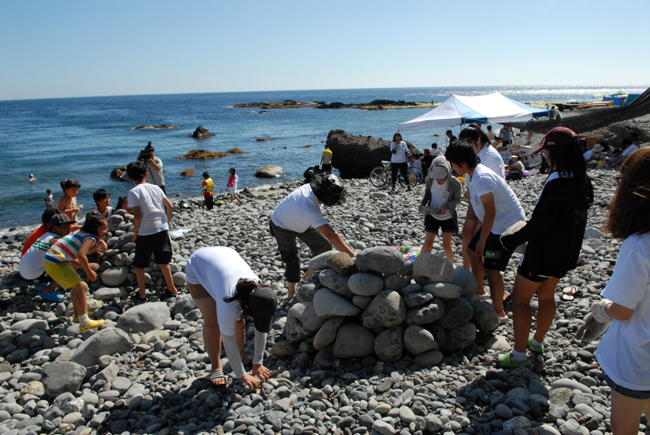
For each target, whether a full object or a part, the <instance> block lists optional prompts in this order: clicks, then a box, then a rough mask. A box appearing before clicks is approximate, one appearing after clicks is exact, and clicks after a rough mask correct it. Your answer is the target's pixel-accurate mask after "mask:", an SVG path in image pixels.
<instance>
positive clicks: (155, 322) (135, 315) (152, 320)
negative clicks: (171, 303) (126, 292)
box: [117, 302, 171, 334]
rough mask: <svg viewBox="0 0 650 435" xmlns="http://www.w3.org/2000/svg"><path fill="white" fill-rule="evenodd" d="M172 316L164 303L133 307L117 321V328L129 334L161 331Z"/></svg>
mask: <svg viewBox="0 0 650 435" xmlns="http://www.w3.org/2000/svg"><path fill="white" fill-rule="evenodd" d="M170 318H171V316H170V313H169V308H168V307H167V304H166V303H164V302H152V303H146V304H142V305H138V306H137V307H133V308H131V309H130V310H128V311H127V312H126V313H124V314H122V315H121V316H120V318H119V320H118V321H117V327H118V328H120V329H122V330H123V331H126V332H127V333H128V334H133V333H136V334H137V333H138V332H142V333H146V332H149V331H152V330H154V329H161V328H162V326H163V325H164V324H165V322H166V321H168V320H170Z"/></svg>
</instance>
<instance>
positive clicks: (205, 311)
mask: <svg viewBox="0 0 650 435" xmlns="http://www.w3.org/2000/svg"><path fill="white" fill-rule="evenodd" d="M185 275H186V278H187V287H188V289H189V291H190V295H191V296H192V299H193V300H194V303H195V304H196V306H197V308H198V309H199V310H200V311H201V314H202V315H203V321H204V324H203V341H204V343H205V348H206V350H207V352H208V356H209V357H210V362H211V364H212V372H211V373H210V375H209V380H210V382H211V383H212V384H214V385H217V386H219V385H225V383H226V376H225V375H224V373H223V367H222V366H221V342H222V340H223V345H224V349H225V350H226V355H227V356H228V360H229V361H230V366H231V367H232V370H233V371H234V372H235V376H236V377H237V378H238V379H239V380H241V381H242V382H243V383H245V384H247V385H249V386H250V387H251V388H252V389H257V388H259V386H260V381H262V382H266V381H267V380H268V379H269V376H270V372H269V369H267V368H266V367H264V365H263V360H264V347H265V345H266V339H267V335H268V333H269V332H270V331H271V329H272V325H273V316H274V315H275V312H276V309H277V306H278V300H277V297H276V295H275V293H274V292H273V291H271V289H269V288H266V287H263V286H262V284H261V282H260V281H259V278H258V277H257V275H255V274H254V273H253V271H252V270H251V268H250V266H249V265H248V264H246V262H245V261H244V260H243V259H242V258H241V257H240V256H239V254H238V253H237V251H235V250H234V249H232V248H227V247H224V246H218V247H206V248H201V249H199V250H197V251H195V252H194V253H193V254H192V256H191V257H190V259H189V260H188V261H187V265H186V266H185ZM248 319H251V320H252V321H253V323H254V324H255V350H254V353H253V358H252V364H253V369H252V372H251V374H250V375H249V374H247V373H246V370H245V367H244V360H245V355H244V340H245V338H246V331H245V329H244V328H245V321H246V320H248Z"/></svg>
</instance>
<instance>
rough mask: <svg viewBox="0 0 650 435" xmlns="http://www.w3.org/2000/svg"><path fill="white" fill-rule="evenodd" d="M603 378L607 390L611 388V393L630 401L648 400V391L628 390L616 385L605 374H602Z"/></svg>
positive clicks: (649, 393) (649, 392) (649, 394)
mask: <svg viewBox="0 0 650 435" xmlns="http://www.w3.org/2000/svg"><path fill="white" fill-rule="evenodd" d="M603 376H604V377H605V382H607V385H609V388H611V389H612V391H616V392H617V393H618V394H622V395H623V396H625V397H629V398H631V399H638V400H648V399H650V391H640V390H630V389H629V388H625V387H622V386H620V385H618V384H617V383H616V382H614V381H612V379H611V378H610V377H609V376H607V373H605V372H603Z"/></svg>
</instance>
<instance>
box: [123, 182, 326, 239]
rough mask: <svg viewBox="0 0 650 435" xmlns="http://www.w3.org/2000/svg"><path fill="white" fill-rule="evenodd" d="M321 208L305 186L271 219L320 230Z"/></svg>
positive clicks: (279, 223)
mask: <svg viewBox="0 0 650 435" xmlns="http://www.w3.org/2000/svg"><path fill="white" fill-rule="evenodd" d="M129 204H131V203H130V202H129ZM321 207H322V206H321V205H319V204H318V198H316V195H314V192H313V191H312V190H311V186H310V185H309V184H305V185H303V186H301V187H299V188H298V189H296V190H294V191H293V192H291V193H290V194H289V196H287V197H286V198H284V199H283V200H282V202H281V203H280V204H279V205H278V206H277V207H276V208H275V210H273V214H272V215H271V219H272V220H273V223H274V224H276V225H277V226H279V227H280V228H284V229H285V230H289V231H295V232H296V233H304V232H305V231H307V229H308V228H309V227H310V226H311V227H314V228H318V227H320V226H322V225H327V221H326V220H325V218H324V217H323V212H322V211H321Z"/></svg>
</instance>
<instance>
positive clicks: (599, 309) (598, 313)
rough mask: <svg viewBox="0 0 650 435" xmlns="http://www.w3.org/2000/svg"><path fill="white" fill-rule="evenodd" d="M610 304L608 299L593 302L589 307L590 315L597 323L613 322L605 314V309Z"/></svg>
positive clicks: (611, 318)
mask: <svg viewBox="0 0 650 435" xmlns="http://www.w3.org/2000/svg"><path fill="white" fill-rule="evenodd" d="M611 304H612V301H610V300H609V299H601V300H600V301H598V302H594V303H593V304H592V305H591V313H592V314H593V315H594V319H595V320H596V322H598V323H606V322H611V321H612V320H614V318H613V317H611V316H610V315H609V314H607V307H608V306H609V305H611Z"/></svg>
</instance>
